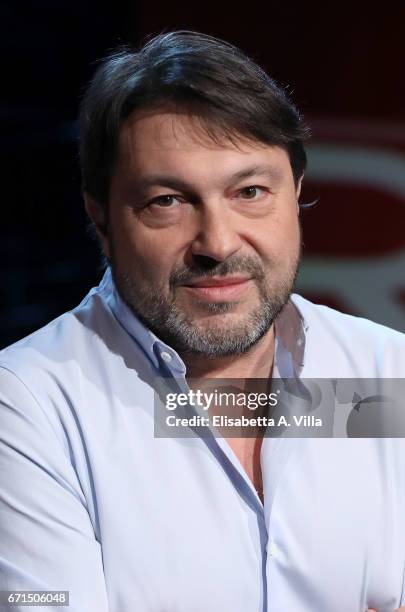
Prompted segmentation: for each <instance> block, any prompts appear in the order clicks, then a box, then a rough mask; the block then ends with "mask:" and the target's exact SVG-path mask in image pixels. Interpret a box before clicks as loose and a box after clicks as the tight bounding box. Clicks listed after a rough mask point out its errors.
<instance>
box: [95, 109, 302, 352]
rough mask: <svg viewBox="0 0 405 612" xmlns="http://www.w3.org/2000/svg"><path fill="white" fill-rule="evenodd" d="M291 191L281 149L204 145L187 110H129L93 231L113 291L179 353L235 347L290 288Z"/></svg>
mask: <svg viewBox="0 0 405 612" xmlns="http://www.w3.org/2000/svg"><path fill="white" fill-rule="evenodd" d="M297 199H298V193H297V189H296V186H295V184H294V180H293V175H292V171H291V166H290V162H289V158H288V155H287V153H286V152H285V151H284V149H282V148H280V147H277V146H266V145H263V144H261V143H258V142H253V141H247V140H246V139H244V138H242V137H241V139H240V141H239V142H238V143H237V144H236V145H235V144H232V143H231V142H230V141H229V140H224V142H223V143H221V144H217V143H214V142H213V141H212V139H210V138H209V136H208V135H207V134H206V133H204V132H203V130H202V129H201V124H199V123H198V120H197V119H196V118H195V117H192V116H190V115H187V114H179V113H171V112H164V111H161V112H158V111H157V112H155V113H153V114H144V115H134V116H132V117H130V119H129V120H127V122H126V123H125V125H124V126H123V128H122V131H121V135H120V143H119V154H118V159H117V163H116V167H115V170H114V175H113V178H112V183H111V192H110V201H109V219H108V224H109V229H108V237H107V238H105V239H104V249H105V253H106V255H107V257H108V258H109V259H110V261H111V266H112V271H113V276H114V280H115V282H116V285H117V288H118V290H119V292H120V294H121V296H122V297H123V298H124V300H125V301H126V302H127V304H128V305H129V306H130V308H131V309H132V310H133V312H134V313H135V314H136V315H137V316H139V317H140V318H141V320H143V322H144V323H145V324H146V325H147V326H148V327H149V328H150V329H152V331H154V332H155V333H156V335H158V336H159V337H160V338H161V339H162V340H164V341H166V342H167V343H168V344H169V345H171V346H172V347H173V348H175V349H177V350H179V351H180V352H182V351H183V352H184V351H187V352H191V353H196V354H204V355H207V356H226V355H231V354H238V353H243V352H246V351H247V350H249V348H250V347H251V346H253V345H254V344H255V343H256V342H257V341H258V340H259V339H260V338H262V337H263V336H264V334H266V332H267V331H268V330H269V329H270V327H271V325H272V322H273V321H274V319H275V317H276V316H277V314H278V313H279V312H280V310H281V308H282V307H283V305H284V304H285V303H286V301H287V300H288V297H289V295H290V293H291V291H292V287H293V283H294V280H295V277H296V273H297V269H298V263H299V255H300V228H299V221H298V205H297Z"/></svg>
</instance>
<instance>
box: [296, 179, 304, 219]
mask: <svg viewBox="0 0 405 612" xmlns="http://www.w3.org/2000/svg"><path fill="white" fill-rule="evenodd" d="M303 178H304V175H302V176H301V177H300V178H299V179H298V184H297V189H296V198H297V213H298V214H300V205H299V199H300V194H301V187H302V179H303Z"/></svg>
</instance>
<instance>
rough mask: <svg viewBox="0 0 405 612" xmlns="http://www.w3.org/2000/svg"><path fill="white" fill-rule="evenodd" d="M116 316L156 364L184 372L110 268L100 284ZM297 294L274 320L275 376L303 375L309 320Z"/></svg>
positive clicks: (178, 359) (181, 363) (170, 349)
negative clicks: (120, 290) (135, 310)
mask: <svg viewBox="0 0 405 612" xmlns="http://www.w3.org/2000/svg"><path fill="white" fill-rule="evenodd" d="M97 291H98V292H99V293H100V294H101V295H102V297H103V299H104V300H105V301H106V302H107V304H108V306H109V307H110V309H111V310H112V312H113V314H114V315H115V317H116V318H117V319H118V321H119V322H120V324H121V325H122V326H123V327H124V329H125V330H126V331H127V333H128V334H129V335H130V336H131V337H132V338H133V339H134V340H135V341H136V342H137V344H138V345H139V346H140V347H141V348H142V350H143V352H144V353H145V354H146V356H147V358H148V359H149V360H150V361H151V362H152V364H153V365H154V367H155V368H157V369H158V370H160V369H162V366H164V367H166V368H167V369H168V370H170V371H171V373H172V374H173V376H184V375H185V373H186V366H185V364H184V362H183V360H182V359H181V358H180V356H179V355H178V354H177V353H176V351H175V350H174V349H172V348H171V347H170V346H168V345H167V344H165V343H164V342H163V341H162V340H160V339H159V338H158V337H157V336H156V335H155V334H154V333H153V332H152V331H151V330H150V329H148V328H147V327H146V326H145V325H144V324H143V323H142V322H141V321H140V320H139V319H138V318H137V317H136V316H135V315H134V314H133V312H132V311H131V309H130V308H129V307H128V305H127V304H126V303H125V302H124V300H123V299H122V298H121V296H120V295H119V293H118V291H117V288H116V286H115V283H114V280H113V278H112V274H111V269H110V268H107V270H106V271H105V274H104V276H103V278H102V280H101V282H100V285H99V286H98V288H97ZM293 299H294V295H293V296H292V297H291V299H290V300H289V301H288V302H287V304H286V305H285V306H284V308H283V310H282V311H281V313H280V314H279V316H278V317H277V319H276V321H275V338H276V340H275V364H274V369H273V376H275V377H282V378H293V377H296V376H300V374H301V371H302V368H303V365H304V354H305V343H306V332H307V330H308V325H307V324H306V322H305V320H304V317H303V315H302V313H301V312H300V311H299V309H298V307H297V306H296V304H295V303H294V301H293Z"/></svg>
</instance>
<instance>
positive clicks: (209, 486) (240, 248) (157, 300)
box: [0, 32, 405, 612]
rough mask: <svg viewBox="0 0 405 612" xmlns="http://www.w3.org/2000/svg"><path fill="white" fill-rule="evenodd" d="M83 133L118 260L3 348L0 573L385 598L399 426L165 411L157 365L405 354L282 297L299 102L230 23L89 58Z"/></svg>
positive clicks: (364, 373)
mask: <svg viewBox="0 0 405 612" xmlns="http://www.w3.org/2000/svg"><path fill="white" fill-rule="evenodd" d="M81 134H82V140H81V159H82V171H83V186H84V195H85V202H86V210H87V212H88V214H89V216H90V218H91V219H92V221H93V223H94V227H95V229H96V231H97V235H98V237H99V240H100V242H101V245H102V249H103V252H104V255H105V257H106V259H107V261H108V264H109V266H108V268H107V271H106V273H105V275H104V278H103V280H102V281H101V284H100V285H99V287H97V288H95V289H92V290H91V291H90V293H89V294H88V296H87V297H86V298H85V299H84V301H83V302H82V303H81V304H80V305H79V306H78V307H77V308H76V309H74V310H73V311H71V312H69V313H66V314H64V315H63V316H61V317H59V318H58V319H56V320H55V321H53V322H52V323H50V324H49V325H48V326H46V327H45V328H43V329H42V330H39V331H38V332H37V333H35V334H33V335H31V336H29V337H28V338H26V339H24V340H22V341H20V342H18V343H17V344H15V345H13V346H12V347H9V348H8V349H6V350H4V351H3V352H2V353H1V355H0V357H1V358H0V363H1V365H2V368H1V370H0V371H1V381H0V384H1V411H0V414H1V442H2V445H1V447H0V448H1V450H0V461H1V463H0V465H1V472H0V474H1V490H0V588H1V589H4V590H8V591H10V590H13V591H14V590H26V591H32V590H66V591H69V593H70V599H69V602H70V609H71V610H74V611H75V612H93V611H94V612H106V611H109V612H135V611H136V612H138V611H142V612H162V611H167V612H168V611H169V610H170V611H173V612H200V611H201V612H202V611H204V612H206V611H208V610H210V611H211V610H212V611H221V612H225V611H227V612H228V611H232V612H250V611H252V612H253V611H255V612H259V611H260V612H261V611H264V610H267V611H269V612H271V611H280V610H283V611H288V612H310V611H311V612H314V611H317V612H318V611H319V612H321V611H322V612H325V611H328V612H334V611H336V612H337V611H341V610H345V612H349V611H350V612H351V611H353V612H354V611H359V612H360V611H361V612H363V611H364V610H366V609H367V608H370V609H371V608H375V609H377V610H379V611H381V610H384V611H387V612H388V611H393V610H394V609H395V608H398V607H399V606H400V605H401V604H402V603H404V602H405V594H404V592H403V591H404V568H405V514H404V512H403V508H404V491H405V488H404V486H403V485H404V480H403V478H404V475H405V465H404V447H403V442H402V440H400V439H397V440H395V439H372V438H371V439H362V440H360V439H357V440H353V439H352V440H349V439H346V440H344V439H322V438H319V439H311V438H295V437H289V438H286V437H284V436H279V437H277V436H276V437H274V438H272V437H263V435H256V436H253V437H252V436H245V437H233V436H228V437H227V436H225V435H224V436H221V435H211V436H210V435H207V436H205V435H198V432H199V431H200V430H199V429H198V428H197V429H194V430H193V435H189V436H180V435H179V436H170V435H157V433H156V432H159V431H160V430H159V427H160V425H159V423H157V422H156V418H155V411H154V391H155V390H158V394H160V391H159V384H160V383H158V381H159V380H161V379H165V380H166V381H169V382H168V384H169V385H171V387H170V388H171V389H172V390H173V389H175V390H177V391H179V392H180V391H181V389H183V390H184V389H186V390H187V389H189V387H188V384H187V383H190V385H191V384H192V382H191V381H193V380H195V379H200V380H202V381H206V380H208V379H225V380H228V379H243V380H245V381H247V383H246V384H248V381H249V380H250V379H252V378H254V379H260V380H261V381H265V383H266V384H267V383H268V382H269V381H271V380H272V379H273V380H277V379H280V378H281V379H283V380H289V379H293V380H298V379H299V380H301V379H304V378H305V377H306V378H313V379H315V378H322V379H323V378H326V379H328V378H330V379H337V378H353V379H355V378H373V379H380V378H381V379H382V378H395V377H401V375H402V373H403V363H404V357H405V340H404V336H402V335H401V334H399V333H397V332H394V331H392V330H389V329H386V328H384V327H382V326H379V325H376V324H373V323H371V322H369V321H366V320H362V319H356V318H354V317H349V316H346V315H342V314H340V313H338V312H336V311H333V310H331V309H328V308H325V307H321V306H316V305H314V304H311V303H310V302H308V301H307V300H305V299H303V298H301V297H299V296H298V295H295V294H293V295H292V290H293V285H294V280H295V278H296V274H297V269H298V264H299V257H300V243H301V239H300V226H299V204H298V199H299V194H300V187H301V181H302V177H303V173H304V170H305V159H306V158H305V152H304V149H303V140H304V139H305V138H306V137H307V130H306V128H305V126H304V125H303V124H302V121H301V118H300V116H299V114H298V112H297V111H296V109H295V108H294V106H293V105H292V104H291V102H290V101H289V100H288V99H287V97H286V95H285V94H284V93H283V92H282V91H281V90H280V89H279V87H278V86H277V85H276V84H275V83H274V82H273V81H272V80H271V79H270V78H269V77H268V76H267V75H266V74H265V73H264V72H263V71H262V70H261V69H260V68H259V67H258V66H257V65H256V64H255V63H253V62H252V61H251V60H249V59H248V58H247V57H246V56H244V55H243V54H242V53H241V52H240V51H239V50H237V49H235V48H234V47H232V46H231V45H228V44H227V43H224V42H222V41H219V40H216V39H214V38H211V37H209V36H205V35H202V34H197V33H191V32H177V33H176V32H175V33H170V34H166V35H162V36H159V37H157V38H155V39H153V40H151V41H150V42H149V43H148V44H147V45H146V46H145V47H144V48H143V49H142V50H141V51H140V52H139V53H134V52H132V51H122V52H119V53H116V54H114V55H113V56H111V57H110V58H108V59H107V60H105V61H104V63H102V65H101V66H100V67H99V69H98V70H97V72H96V75H95V77H94V79H93V81H92V83H91V84H90V86H89V88H88V90H87V92H86V95H85V97H84V100H83V103H82V110H81ZM325 231H326V230H325ZM208 430H209V432H212V431H213V430H212V429H210V428H208ZM196 432H197V433H196ZM53 605H54V606H55V609H56V603H54V604H53ZM5 609H8V608H7V607H6V608H5ZM21 609H22V608H21Z"/></svg>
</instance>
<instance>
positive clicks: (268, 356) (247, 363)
mask: <svg viewBox="0 0 405 612" xmlns="http://www.w3.org/2000/svg"><path fill="white" fill-rule="evenodd" d="M181 358H182V359H183V361H184V363H185V365H186V367H187V378H266V379H267V378H270V377H271V374H272V370H273V361H274V324H273V325H272V326H271V328H270V329H269V331H268V332H267V334H266V335H265V336H263V338H261V339H260V340H259V342H258V343H257V344H255V345H254V346H253V347H252V348H251V349H250V350H249V351H248V352H247V353H243V354H242V355H237V356H234V355H231V356H229V357H206V356H204V355H193V354H186V353H184V354H181Z"/></svg>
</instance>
